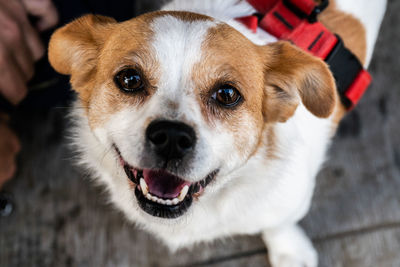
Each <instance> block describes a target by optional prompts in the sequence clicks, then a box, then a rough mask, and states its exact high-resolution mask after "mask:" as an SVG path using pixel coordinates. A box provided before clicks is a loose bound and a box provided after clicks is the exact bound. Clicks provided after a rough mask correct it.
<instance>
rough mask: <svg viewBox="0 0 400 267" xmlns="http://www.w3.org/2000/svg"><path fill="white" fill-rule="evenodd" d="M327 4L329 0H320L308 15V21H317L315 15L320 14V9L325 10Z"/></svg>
mask: <svg viewBox="0 0 400 267" xmlns="http://www.w3.org/2000/svg"><path fill="white" fill-rule="evenodd" d="M328 5H329V0H322V1H321V3H320V4H319V5H318V6H316V7H315V8H314V10H313V11H312V12H311V14H310V15H309V16H308V21H309V22H310V23H314V22H317V16H318V14H320V13H321V12H322V11H324V10H325V8H327V7H328Z"/></svg>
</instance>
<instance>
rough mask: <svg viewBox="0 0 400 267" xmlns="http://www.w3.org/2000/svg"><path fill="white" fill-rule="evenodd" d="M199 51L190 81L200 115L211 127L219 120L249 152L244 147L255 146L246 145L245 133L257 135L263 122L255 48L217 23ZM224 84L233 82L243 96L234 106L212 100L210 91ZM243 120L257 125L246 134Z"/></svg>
mask: <svg viewBox="0 0 400 267" xmlns="http://www.w3.org/2000/svg"><path fill="white" fill-rule="evenodd" d="M202 53H203V55H202V59H201V60H200V62H199V63H198V64H196V65H195V66H194V68H193V71H192V80H193V82H194V83H195V88H196V90H197V92H196V95H198V96H199V97H198V102H199V105H200V108H201V112H202V114H203V117H204V118H205V119H206V121H207V122H208V123H209V124H210V125H211V127H213V126H214V124H216V123H217V122H218V124H222V125H223V127H224V128H226V129H228V131H230V132H232V133H233V134H234V136H235V140H236V145H237V149H238V150H239V151H243V154H246V155H248V154H249V153H251V152H249V151H247V152H244V150H248V149H254V148H249V147H247V146H246V145H245V144H246V143H247V138H248V136H249V135H250V134H251V136H254V135H255V136H258V138H259V136H261V132H262V127H263V124H264V120H263V116H262V95H263V91H264V73H263V62H262V61H261V60H260V58H259V55H258V52H257V48H256V46H255V45H254V44H253V43H251V42H250V41H249V40H248V39H246V38H245V37H244V36H243V35H241V34H240V33H239V32H237V31H236V30H234V29H233V28H231V27H230V26H228V25H226V24H220V25H218V26H216V27H213V28H211V29H210V30H209V32H208V36H207V38H206V40H205V41H204V43H203V46H202ZM223 84H230V85H233V86H234V87H235V88H237V89H238V91H239V92H240V94H241V95H242V100H243V101H242V102H241V103H240V104H238V105H237V106H236V107H232V108H227V107H222V106H221V105H219V104H218V103H217V102H215V101H213V100H212V99H211V95H212V93H213V92H215V91H216V90H218V86H221V85H223ZM245 120H249V121H245ZM246 123H247V125H249V124H248V123H252V124H255V125H256V127H254V128H252V132H251V133H248V134H249V135H246V131H247V129H246V128H245V127H244V126H245V125H246Z"/></svg>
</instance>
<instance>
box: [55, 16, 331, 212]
mask: <svg viewBox="0 0 400 267" xmlns="http://www.w3.org/2000/svg"><path fill="white" fill-rule="evenodd" d="M49 58H50V61H51V63H52V65H53V67H54V68H55V69H56V70H57V71H59V72H61V73H64V74H68V75H71V84H72V87H73V88H74V89H75V90H76V91H77V92H78V93H79V98H80V100H81V105H82V107H83V108H84V109H85V115H86V116H87V119H88V122H89V126H90V129H91V131H92V133H93V134H94V135H95V136H96V139H97V141H98V143H99V144H98V145H99V146H100V147H102V148H104V150H105V151H108V152H109V153H113V154H114V155H115V159H116V161H115V162H116V163H115V164H117V165H119V166H118V168H120V169H121V170H124V171H121V173H122V176H121V177H114V178H113V179H115V183H116V184H117V183H118V179H123V180H127V181H129V183H130V186H131V187H130V190H131V192H132V194H131V195H130V196H129V198H132V199H133V202H132V203H135V204H133V205H138V206H140V207H141V208H142V209H143V210H144V211H145V212H147V213H149V214H150V215H153V216H156V217H162V218H176V217H179V216H182V215H184V214H185V213H186V211H187V210H189V209H190V208H191V205H192V202H195V201H198V202H201V200H202V197H204V196H205V195H206V194H218V190H219V188H221V187H222V185H224V186H225V187H226V186H228V187H229V183H230V182H232V181H230V177H232V176H231V174H232V173H234V172H235V170H237V169H238V168H240V167H242V166H243V165H245V164H246V162H247V161H248V160H249V158H251V157H252V156H253V155H254V154H255V153H257V151H258V150H259V149H260V148H264V149H265V148H266V150H267V151H268V150H271V149H273V138H269V137H271V136H268V134H267V139H265V137H266V134H265V133H266V131H270V130H271V129H273V127H274V125H275V124H276V123H284V122H285V121H286V120H288V119H289V118H290V117H291V116H292V115H293V113H294V112H295V110H296V107H297V106H298V105H299V104H302V105H304V106H305V107H306V108H307V109H308V110H309V111H310V112H311V113H313V114H314V115H315V116H318V117H327V116H329V115H330V114H331V112H332V110H333V108H334V105H335V100H336V94H335V86H334V81H333V78H332V76H331V74H330V72H329V70H328V68H327V66H326V65H325V64H324V63H323V62H322V61H320V60H318V59H315V58H313V57H311V56H309V55H307V54H306V53H304V52H302V51H300V50H298V49H296V48H294V47H292V46H291V45H290V44H288V43H275V44H271V45H267V46H256V45H254V44H253V43H251V42H250V41H249V40H247V39H246V38H245V37H244V36H242V35H241V34H240V33H239V32H237V31H236V30H234V29H233V28H231V27H230V26H228V25H226V24H224V23H221V22H216V21H214V20H213V19H211V18H209V17H206V16H202V15H197V14H193V13H185V12H156V13H149V14H146V15H143V16H140V17H138V18H134V19H132V20H130V21H127V22H123V23H116V22H115V21H113V20H112V19H109V18H105V17H96V16H91V15H89V16H86V17H83V18H81V19H78V20H76V21H74V22H72V23H70V24H68V25H66V26H64V27H63V28H61V29H59V30H58V31H57V32H56V33H55V34H54V36H53V37H52V40H51V43H50V50H49ZM271 135H272V132H271ZM271 140H272V141H271ZM268 155H269V154H268V153H266V154H265V155H264V157H265V158H266V160H268V158H267V157H268ZM236 179H240V178H236ZM111 183H112V182H111Z"/></svg>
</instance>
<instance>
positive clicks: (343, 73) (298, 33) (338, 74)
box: [238, 0, 372, 110]
mask: <svg viewBox="0 0 400 267" xmlns="http://www.w3.org/2000/svg"><path fill="white" fill-rule="evenodd" d="M248 2H249V3H250V4H251V5H252V6H253V7H254V8H255V9H256V10H257V12H259V13H257V14H254V15H252V16H248V17H243V18H239V19H238V20H239V21H240V22H242V23H243V24H245V25H246V26H247V27H248V28H249V29H251V30H252V31H253V32H257V28H258V27H260V28H261V29H263V30H265V31H266V32H268V33H270V34H271V35H273V36H275V37H276V38H278V39H281V40H287V41H290V42H292V43H294V44H295V45H297V46H298V47H300V48H302V49H303V50H305V51H308V52H309V53H311V54H313V55H314V56H317V57H319V58H321V59H323V60H325V62H326V63H327V64H328V65H329V67H330V69H331V71H332V73H333V76H334V77H335V80H336V85H337V88H338V91H339V94H340V96H341V100H342V103H343V105H344V106H345V107H346V108H347V109H348V110H350V109H352V108H353V107H354V106H355V105H356V104H357V103H358V101H359V100H360V98H361V97H362V95H363V94H364V92H365V91H366V89H367V88H368V86H369V84H370V83H371V80H372V79H371V76H370V74H369V73H368V72H367V71H366V70H364V69H363V67H362V65H361V63H360V61H359V60H358V59H357V58H356V57H355V56H354V54H353V53H352V52H351V51H350V50H348V49H347V48H346V47H345V46H344V45H343V42H342V40H341V39H340V37H339V36H338V35H335V34H333V33H332V32H330V31H329V30H328V29H327V28H326V27H325V26H324V25H323V24H322V23H320V22H318V21H317V15H318V14H319V13H320V12H322V11H323V10H324V9H325V8H326V7H327V6H328V0H323V1H322V2H321V4H319V5H317V4H316V3H315V2H314V1H313V0H248Z"/></svg>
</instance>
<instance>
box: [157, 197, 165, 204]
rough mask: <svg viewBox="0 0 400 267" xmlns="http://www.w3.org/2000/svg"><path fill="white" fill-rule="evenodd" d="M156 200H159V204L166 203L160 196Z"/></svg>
mask: <svg viewBox="0 0 400 267" xmlns="http://www.w3.org/2000/svg"><path fill="white" fill-rule="evenodd" d="M156 202H157V203H158V204H164V203H163V202H164V200H162V199H160V198H158V199H157V201H156Z"/></svg>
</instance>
